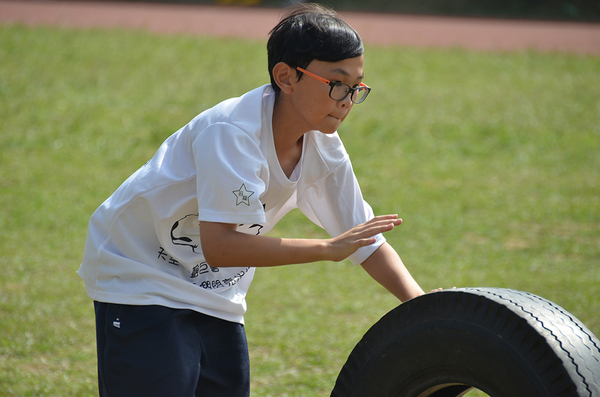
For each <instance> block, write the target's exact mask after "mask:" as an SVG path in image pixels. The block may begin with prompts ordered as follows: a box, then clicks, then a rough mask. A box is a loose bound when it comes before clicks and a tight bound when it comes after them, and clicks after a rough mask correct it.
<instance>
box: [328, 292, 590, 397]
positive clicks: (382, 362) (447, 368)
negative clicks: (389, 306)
mask: <svg viewBox="0 0 600 397" xmlns="http://www.w3.org/2000/svg"><path fill="white" fill-rule="evenodd" d="M471 388H477V389H479V390H481V391H483V392H485V393H487V394H488V395H490V396H492V397H536V396H539V397H542V396H543V397H546V396H548V397H567V396H569V397H570V396H588V397H591V396H594V397H600V342H599V341H598V338H597V337H596V336H594V334H592V332H591V331H590V330H588V329H587V328H586V327H585V326H584V325H583V324H582V323H581V322H580V321H579V320H577V319H576V318H575V317H574V316H573V315H571V314H569V313H568V312H567V311H566V310H564V309H563V308H561V307H559V306H558V305H556V304H554V303H552V302H550V301H548V300H546V299H543V298H541V297H539V296H536V295H532V294H529V293H527V292H522V291H515V290H508V289H501V288H460V289H452V290H444V291H440V292H433V293H429V294H426V295H423V296H420V297H418V298H415V299H412V300H410V301H408V302H405V303H403V304H401V305H400V306H398V307H397V308H395V309H393V310H392V311H390V312H389V313H388V314H386V315H385V316H384V317H383V318H382V319H381V320H379V321H378V322H377V323H376V324H375V325H374V326H373V327H372V328H371V329H370V330H369V331H368V332H367V333H366V334H365V335H364V337H363V338H362V340H361V341H360V342H359V343H358V344H357V345H356V347H355V348H354V350H353V351H352V353H351V354H350V356H349V357H348V360H347V362H346V364H345V365H344V367H343V368H342V370H341V372H340V374H339V376H338V378H337V380H336V384H335V387H334V389H333V391H332V393H331V396H332V397H379V396H386V397H387V396H389V397H396V396H398V397H455V396H462V395H463V394H465V393H467V392H468V390H470V389H471Z"/></svg>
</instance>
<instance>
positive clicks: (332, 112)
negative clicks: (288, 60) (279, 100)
mask: <svg viewBox="0 0 600 397" xmlns="http://www.w3.org/2000/svg"><path fill="white" fill-rule="evenodd" d="M363 65H364V57H363V56H362V55H361V56H359V57H356V58H348V59H344V60H343V61H339V62H323V61H318V60H314V61H312V62H311V63H310V64H309V65H308V66H307V67H306V70H307V71H309V72H311V73H314V74H316V75H317V76H320V77H323V78H325V79H327V80H330V81H340V82H342V83H345V84H348V85H349V86H350V87H355V86H357V85H358V84H359V83H361V82H362V79H363ZM296 87H297V89H295V90H294V92H293V94H292V96H293V98H292V100H293V102H294V104H295V108H296V111H297V112H298V114H299V116H300V118H301V119H302V120H303V121H304V122H305V123H306V124H307V128H309V130H319V131H321V132H323V133H325V134H331V133H334V132H335V131H337V129H338V127H339V126H340V124H341V123H342V121H344V119H345V118H346V116H348V113H350V110H351V109H352V105H353V103H352V101H351V100H350V95H348V96H347V97H346V98H345V99H343V100H341V101H335V100H333V99H331V98H330V97H329V90H330V89H331V87H330V86H329V85H328V84H326V83H323V82H322V81H319V80H316V79H314V78H312V77H310V76H307V75H306V74H305V75H303V76H302V78H301V79H300V81H298V82H297V83H296Z"/></svg>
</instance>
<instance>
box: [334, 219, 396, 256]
mask: <svg viewBox="0 0 600 397" xmlns="http://www.w3.org/2000/svg"><path fill="white" fill-rule="evenodd" d="M401 223H402V219H400V218H398V215H380V216H376V217H375V218H373V219H371V220H369V221H367V222H365V223H362V224H360V225H358V226H355V227H354V228H352V229H350V230H348V231H347V232H346V233H343V234H341V235H339V236H337V237H334V238H331V239H329V248H330V252H331V257H330V260H332V261H336V262H337V261H341V260H344V259H346V258H347V257H349V256H350V255H352V254H353V253H354V252H356V250H358V249H359V248H361V247H365V246H367V245H371V244H373V243H375V241H376V238H375V235H377V234H379V233H385V232H389V231H390V230H392V229H394V228H395V227H396V226H398V225H400V224H401Z"/></svg>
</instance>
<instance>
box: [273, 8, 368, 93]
mask: <svg viewBox="0 0 600 397" xmlns="http://www.w3.org/2000/svg"><path fill="white" fill-rule="evenodd" d="M269 35H270V36H269V41H268V42H267V54H268V66H269V75H270V77H271V86H272V87H273V89H274V90H275V92H279V90H280V89H279V86H278V85H277V83H275V80H274V79H273V68H274V67H275V65H277V64H278V63H279V62H285V63H286V64H288V65H289V66H291V67H293V68H296V67H301V68H306V67H307V66H308V65H309V64H310V63H311V62H312V61H313V60H315V59H316V60H318V61H324V62H337V61H342V60H344V59H348V58H355V57H358V56H361V55H363V53H364V48H363V44H362V40H361V39H360V36H359V35H358V33H356V31H355V30H354V29H353V28H352V27H351V26H350V25H348V24H347V23H346V22H345V21H344V20H342V19H341V18H340V17H339V16H338V14H337V13H336V12H335V11H333V10H332V9H330V8H326V7H324V6H321V5H318V4H311V3H309V4H301V5H299V6H296V7H294V8H292V9H291V11H290V12H289V13H288V14H287V15H286V16H284V17H283V19H282V20H281V21H280V22H279V23H278V24H277V26H275V27H274V28H273V30H271V32H270V33H269ZM296 72H297V75H298V79H300V77H302V73H301V72H299V71H296Z"/></svg>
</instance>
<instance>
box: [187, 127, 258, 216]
mask: <svg viewBox="0 0 600 397" xmlns="http://www.w3.org/2000/svg"><path fill="white" fill-rule="evenodd" d="M192 147H193V151H194V162H195V165H196V170H197V177H196V178H197V180H196V183H197V186H196V189H197V194H198V219H199V220H201V221H209V222H222V223H237V224H241V223H263V222H265V212H264V209H263V206H262V204H261V202H260V200H259V197H260V196H261V194H262V193H263V192H264V190H265V181H264V180H263V179H262V178H261V176H262V175H265V170H266V169H267V166H266V160H265V159H264V156H263V155H262V153H261V151H260V147H259V144H258V143H257V142H256V141H255V140H253V139H252V137H251V136H249V135H248V134H246V133H245V132H244V131H242V130H240V129H239V128H237V127H235V126H233V125H231V124H227V123H216V124H213V125H210V126H208V127H207V128H206V129H204V130H203V131H202V132H201V133H200V134H199V135H198V137H197V138H196V139H195V140H194V141H193V144H192Z"/></svg>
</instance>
